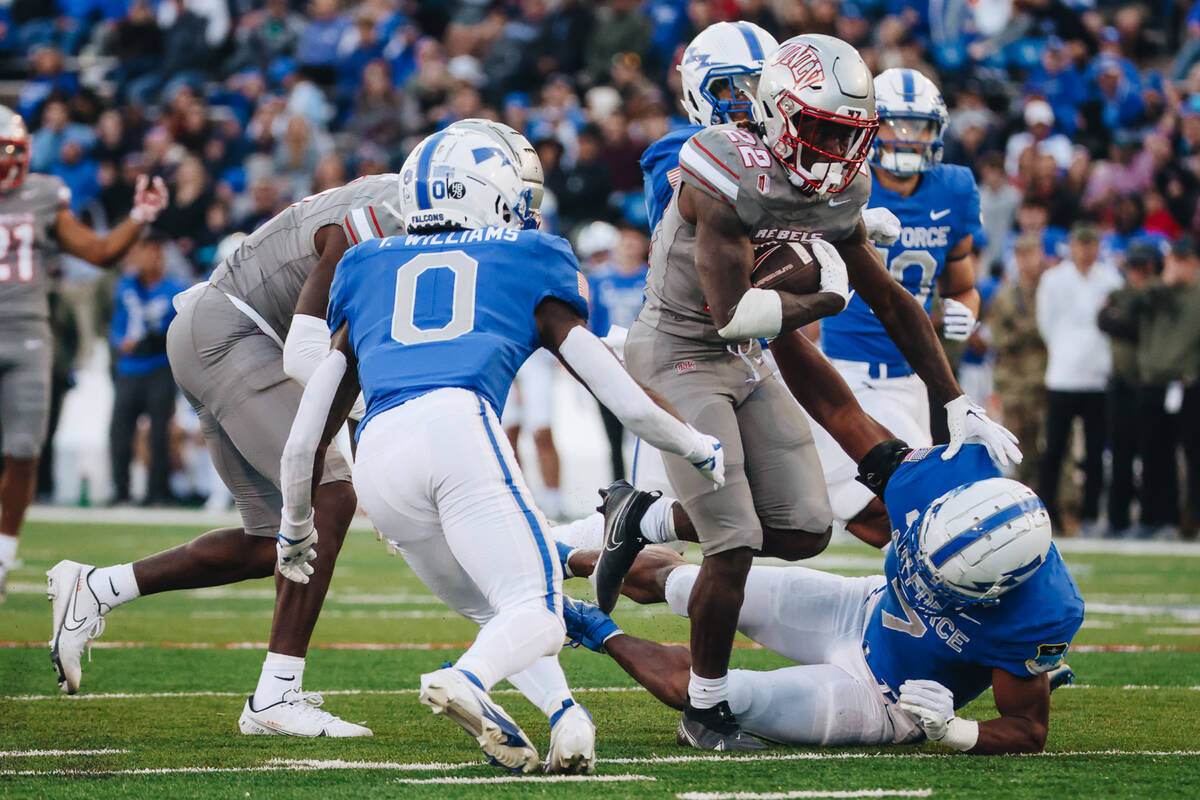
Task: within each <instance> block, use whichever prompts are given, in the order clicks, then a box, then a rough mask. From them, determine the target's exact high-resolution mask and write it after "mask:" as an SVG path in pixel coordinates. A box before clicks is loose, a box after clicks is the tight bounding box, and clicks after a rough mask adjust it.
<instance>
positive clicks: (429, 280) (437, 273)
mask: <svg viewBox="0 0 1200 800" xmlns="http://www.w3.org/2000/svg"><path fill="white" fill-rule="evenodd" d="M478 271H479V262H478V261H476V260H475V259H473V258H471V257H470V256H469V255H467V254H466V253H464V252H463V251H462V250H452V251H450V252H448V253H422V254H420V255H418V256H414V257H413V258H411V259H409V260H408V261H406V262H405V263H404V264H403V265H402V266H401V267H400V268H399V269H398V270H396V302H395V308H394V309H393V310H392V338H393V339H395V340H396V341H397V342H399V343H400V344H404V345H412V344H423V343H426V342H444V341H447V340H449V339H456V338H458V337H459V336H462V335H463V334H465V333H470V332H471V331H472V330H473V329H474V327H475V280H476V276H477V274H478Z"/></svg>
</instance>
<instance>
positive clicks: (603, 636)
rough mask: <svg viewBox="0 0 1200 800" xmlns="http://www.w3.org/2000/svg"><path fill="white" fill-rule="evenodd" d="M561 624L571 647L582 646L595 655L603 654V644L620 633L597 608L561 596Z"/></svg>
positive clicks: (610, 620)
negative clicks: (564, 626)
mask: <svg viewBox="0 0 1200 800" xmlns="http://www.w3.org/2000/svg"><path fill="white" fill-rule="evenodd" d="M563 622H564V623H566V626H567V639H568V640H569V642H570V645H571V647H579V646H580V645H583V646H584V647H586V648H587V649H588V650H592V651H594V652H597V653H603V652H604V643H605V642H607V641H608V640H609V639H611V638H612V637H613V636H616V635H617V634H618V633H621V628H620V626H618V625H617V623H615V622H613V621H612V617H610V616H608V614H605V613H604V612H603V611H601V610H600V608H599V606H596V605H595V604H593V603H589V602H587V601H586V600H576V599H575V598H573V597H567V596H566V595H563Z"/></svg>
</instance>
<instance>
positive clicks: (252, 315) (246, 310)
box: [221, 292, 283, 350]
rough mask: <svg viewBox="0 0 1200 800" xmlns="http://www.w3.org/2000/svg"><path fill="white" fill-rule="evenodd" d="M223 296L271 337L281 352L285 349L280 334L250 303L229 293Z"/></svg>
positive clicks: (224, 293)
mask: <svg viewBox="0 0 1200 800" xmlns="http://www.w3.org/2000/svg"><path fill="white" fill-rule="evenodd" d="M221 294H223V295H225V296H226V297H228V298H229V302H231V303H233V307H234V308H236V309H237V310H238V311H240V312H242V313H243V314H245V315H246V316H247V317H248V318H249V319H250V321H251V322H253V323H254V324H255V325H257V326H258V329H259V330H260V331H262V332H263V333H265V334H266V335H267V336H270V337H271V339H272V341H274V342H275V344H277V345H279V349H280V350H282V349H283V339H280V338H279V334H278V333H276V332H275V329H274V328H272V327H271V326H270V325H268V324H267V321H266V320H265V319H263V318H262V315H261V314H259V313H258V312H257V311H255V310H254V309H253V308H251V307H250V305H249V303H247V302H246V301H245V300H242V299H240V298H237V297H234V296H233V295H231V294H230V293H229V292H221Z"/></svg>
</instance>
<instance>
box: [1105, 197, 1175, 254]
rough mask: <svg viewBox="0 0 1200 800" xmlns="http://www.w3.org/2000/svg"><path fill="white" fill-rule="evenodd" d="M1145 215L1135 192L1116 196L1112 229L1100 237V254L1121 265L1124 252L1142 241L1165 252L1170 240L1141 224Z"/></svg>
mask: <svg viewBox="0 0 1200 800" xmlns="http://www.w3.org/2000/svg"><path fill="white" fill-rule="evenodd" d="M1145 217H1146V212H1145V206H1144V205H1143V204H1142V198H1141V196H1140V195H1137V194H1126V195H1122V196H1121V197H1118V198H1117V199H1116V201H1115V202H1114V203H1113V208H1112V219H1113V229H1112V230H1111V231H1109V232H1108V233H1106V234H1104V236H1102V237H1101V238H1100V255H1101V257H1102V258H1103V259H1104V260H1106V261H1111V262H1112V263H1113V264H1116V265H1117V266H1121V265H1122V264H1123V263H1124V261H1125V254H1126V252H1128V250H1129V248H1130V247H1131V246H1133V245H1134V244H1135V243H1138V242H1144V243H1146V244H1149V245H1151V246H1152V247H1154V248H1155V249H1156V250H1158V251H1159V252H1165V251H1166V249H1167V247H1168V246H1169V245H1170V243H1171V242H1170V240H1169V239H1168V238H1167V237H1166V235H1165V234H1162V233H1158V232H1155V233H1151V232H1150V231H1148V230H1146V229H1145V227H1143V226H1142V221H1143V220H1144V219H1145Z"/></svg>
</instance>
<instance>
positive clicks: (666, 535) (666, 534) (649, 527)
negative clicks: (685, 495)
mask: <svg viewBox="0 0 1200 800" xmlns="http://www.w3.org/2000/svg"><path fill="white" fill-rule="evenodd" d="M640 527H641V530H642V536H644V537H645V538H646V541H647V542H652V543H654V544H666V543H667V542H674V541H678V540H679V537H678V536H677V535H676V534H675V498H673V497H660V498H658V499H657V500H655V501H654V502H653V503H652V504H651V505H650V507H649V508H647V509H646V513H645V515H643V516H642V524H641V526H640Z"/></svg>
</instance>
